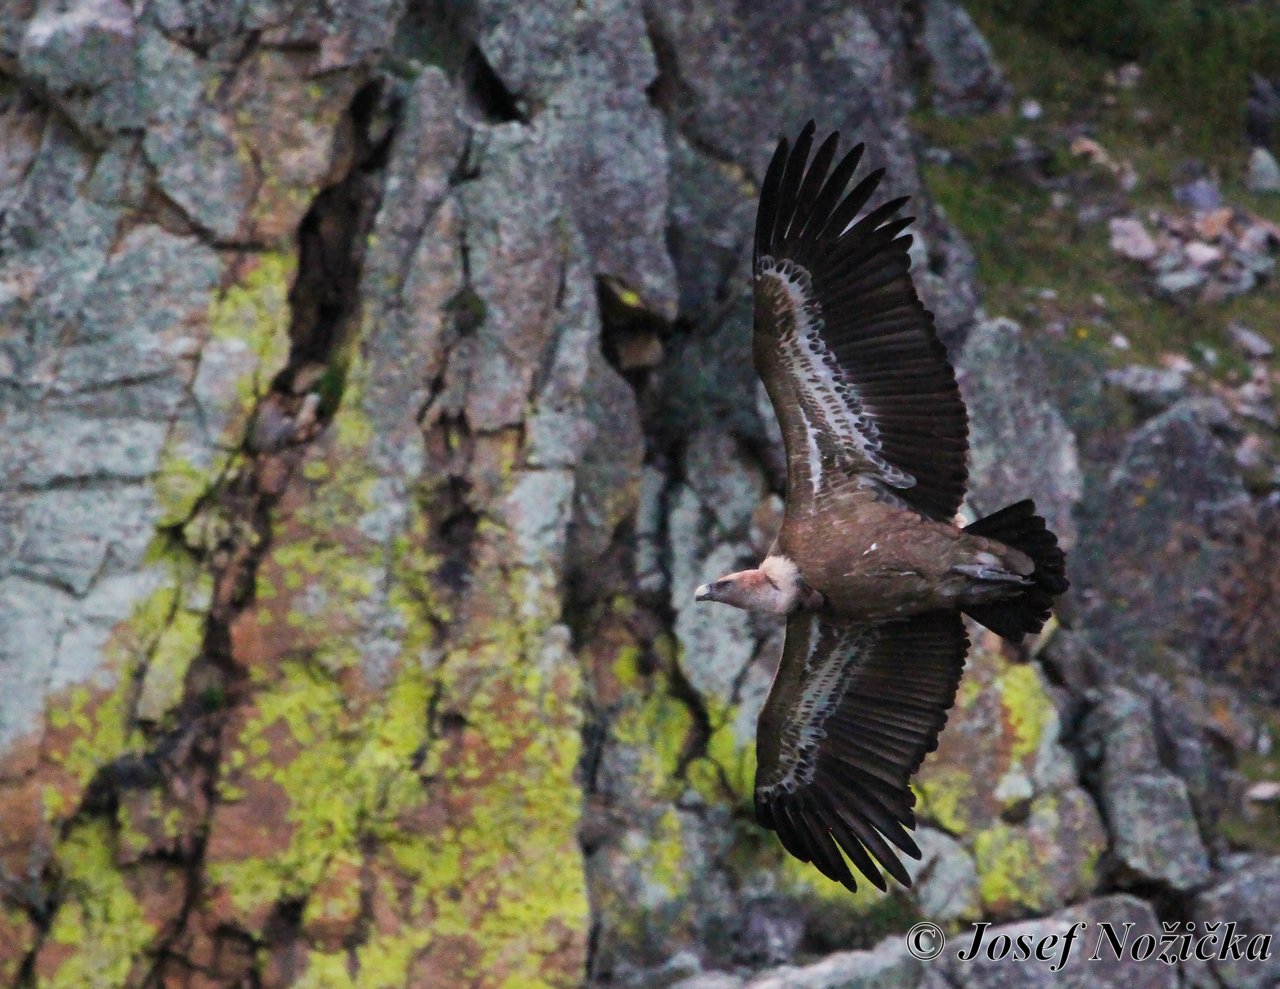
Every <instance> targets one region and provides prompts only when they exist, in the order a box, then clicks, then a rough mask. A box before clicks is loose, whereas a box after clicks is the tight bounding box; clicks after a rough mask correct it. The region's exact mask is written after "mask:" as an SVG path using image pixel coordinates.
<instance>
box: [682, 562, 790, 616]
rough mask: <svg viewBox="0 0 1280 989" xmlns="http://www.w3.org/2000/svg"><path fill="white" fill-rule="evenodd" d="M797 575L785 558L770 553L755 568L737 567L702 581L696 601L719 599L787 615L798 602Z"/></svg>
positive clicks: (728, 602) (745, 608) (751, 608)
mask: <svg viewBox="0 0 1280 989" xmlns="http://www.w3.org/2000/svg"><path fill="white" fill-rule="evenodd" d="M801 590H802V588H801V582H800V574H799V571H798V570H797V569H796V565H795V564H794V563H792V562H791V561H790V560H788V559H787V558H786V557H776V556H771V557H769V558H768V559H766V560H765V561H764V562H763V563H762V564H760V568H759V569H758V570H739V571H737V572H736V573H731V574H725V576H723V577H721V578H719V579H718V580H713V581H712V582H711V583H709V584H703V585H702V586H701V587H699V588H698V589H697V590H696V591H694V592H693V599H694V600H695V601H719V602H720V603H721V604H728V605H732V606H733V607H735V608H742V609H744V610H746V611H760V612H764V613H765V614H769V615H786V614H789V613H790V612H791V611H793V610H794V609H795V608H796V607H797V605H799V604H801V603H802V602H801V600H800V599H801V597H802V593H801Z"/></svg>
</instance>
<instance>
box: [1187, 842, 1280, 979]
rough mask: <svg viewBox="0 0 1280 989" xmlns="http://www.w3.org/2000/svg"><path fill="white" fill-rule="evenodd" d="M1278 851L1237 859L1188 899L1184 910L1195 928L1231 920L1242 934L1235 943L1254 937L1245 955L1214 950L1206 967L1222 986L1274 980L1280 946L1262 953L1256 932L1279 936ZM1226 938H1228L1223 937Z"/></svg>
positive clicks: (1245, 945)
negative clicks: (1189, 902) (1235, 864)
mask: <svg viewBox="0 0 1280 989" xmlns="http://www.w3.org/2000/svg"><path fill="white" fill-rule="evenodd" d="M1277 889H1280V857H1278V856H1271V857H1269V858H1266V857H1258V858H1254V859H1251V860H1249V861H1246V862H1243V863H1241V864H1240V866H1239V867H1238V868H1236V869H1234V870H1232V871H1231V872H1230V874H1229V875H1228V876H1227V877H1226V878H1225V879H1223V880H1221V881H1219V882H1217V883H1215V884H1214V885H1213V886H1210V887H1209V888H1208V889H1206V890H1204V891H1203V892H1201V893H1200V894H1199V895H1198V896H1197V897H1196V898H1195V900H1194V901H1193V903H1192V905H1191V910H1190V916H1191V917H1192V918H1193V919H1194V920H1195V921H1197V922H1198V924H1199V927H1200V929H1201V930H1203V929H1204V925H1205V924H1221V925H1222V927H1221V928H1219V929H1220V930H1225V927H1226V925H1227V924H1229V923H1231V922H1233V921H1234V922H1235V924H1236V934H1244V935H1247V937H1246V938H1245V939H1244V941H1243V944H1241V947H1243V948H1245V949H1248V947H1249V942H1251V941H1253V942H1255V943H1254V945H1253V947H1254V949H1255V950H1254V951H1253V952H1252V957H1251V958H1233V957H1230V956H1228V957H1225V958H1223V957H1219V956H1215V957H1214V958H1213V960H1211V961H1209V962H1208V963H1207V965H1206V967H1207V968H1208V969H1209V971H1211V972H1212V973H1213V976H1214V977H1215V978H1216V979H1217V980H1218V982H1219V984H1220V985H1222V986H1224V987H1225V989H1264V987H1270V986H1274V985H1275V984H1276V983H1277V982H1280V950H1278V949H1277V948H1276V947H1271V949H1270V951H1268V952H1266V953H1267V954H1269V955H1270V957H1269V958H1267V959H1263V958H1262V957H1261V955H1262V954H1263V952H1264V946H1263V945H1262V944H1261V942H1260V940H1259V938H1260V937H1261V936H1266V935H1271V940H1272V941H1275V940H1276V939H1277V938H1280V898H1277V896H1276V890H1277ZM1223 940H1226V941H1227V942H1228V944H1229V943H1230V939H1229V938H1225V937H1224V938H1223Z"/></svg>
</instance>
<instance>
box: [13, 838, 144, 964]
mask: <svg viewBox="0 0 1280 989" xmlns="http://www.w3.org/2000/svg"><path fill="white" fill-rule="evenodd" d="M115 858H116V856H115V837H114V834H113V831H112V828H111V825H110V823H109V822H108V821H106V820H103V819H91V820H87V821H84V822H80V823H77V824H76V825H75V826H74V827H73V828H72V829H71V830H70V832H69V833H68V834H67V836H66V838H65V839H64V840H63V841H62V842H61V843H60V844H59V846H58V864H59V868H60V870H61V873H62V880H63V888H64V890H65V896H64V899H63V901H62V904H61V906H60V908H59V909H58V912H57V913H56V914H55V915H54V918H53V924H52V926H51V927H50V929H49V934H48V939H47V940H46V942H45V944H44V945H43V946H42V947H41V950H40V956H39V957H38V958H37V962H36V967H37V971H38V972H39V973H40V984H41V986H42V987H44V989H116V987H119V986H123V985H125V984H126V980H127V978H128V976H129V974H130V972H131V971H132V969H133V968H134V966H135V965H136V964H137V963H138V962H139V961H141V960H142V959H143V956H144V954H145V952H146V950H147V948H148V946H149V945H150V944H151V942H152V939H153V938H154V937H155V933H156V932H155V929H154V927H153V926H152V925H151V924H150V923H149V922H148V921H147V919H146V917H145V916H144V914H143V911H142V908H141V907H140V906H139V904H138V902H137V900H136V899H134V897H133V894H132V893H130V892H129V889H128V886H127V884H126V883H125V880H124V877H123V876H122V875H121V874H120V871H119V869H118V868H117V866H116V861H115Z"/></svg>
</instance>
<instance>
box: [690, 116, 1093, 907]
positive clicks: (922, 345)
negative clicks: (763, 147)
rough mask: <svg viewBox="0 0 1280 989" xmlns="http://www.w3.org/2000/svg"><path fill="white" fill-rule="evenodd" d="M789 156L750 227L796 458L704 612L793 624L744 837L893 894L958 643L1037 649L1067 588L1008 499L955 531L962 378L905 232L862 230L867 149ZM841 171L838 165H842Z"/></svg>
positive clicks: (1055, 551) (881, 227) (1039, 529)
mask: <svg viewBox="0 0 1280 989" xmlns="http://www.w3.org/2000/svg"><path fill="white" fill-rule="evenodd" d="M813 138H814V124H813V122H812V121H810V122H809V124H808V125H807V126H806V127H805V128H804V130H803V131H801V133H800V136H799V138H798V139H797V140H796V142H795V145H794V147H791V146H789V145H788V142H787V140H786V139H785V138H784V139H783V140H782V141H781V142H780V143H779V144H778V149H777V151H776V152H775V153H774V156H773V160H772V161H771V162H770V164H769V168H768V171H767V172H766V174H765V178H764V183H763V186H762V188H761V192H760V206H759V211H758V213H757V216H756V231H755V250H754V260H753V283H754V285H753V288H754V323H755V327H754V331H753V333H752V356H753V362H754V364H755V368H756V371H757V373H758V374H759V375H760V377H761V379H763V381H764V385H765V390H766V391H767V392H768V394H769V398H770V400H771V402H772V404H773V409H774V412H775V414H776V415H777V417H778V422H779V424H780V426H781V429H782V437H783V444H784V447H785V451H786V462H787V483H786V510H785V512H784V516H783V522H782V526H781V529H780V531H779V533H778V536H777V539H776V540H775V541H774V543H773V545H772V547H771V548H770V550H769V552H768V555H767V556H766V557H765V559H764V560H763V561H762V562H761V563H760V566H759V567H758V568H757V569H754V570H743V571H739V572H737V573H731V574H728V575H727V576H724V577H720V578H719V579H718V580H714V581H712V582H711V583H709V584H703V585H702V586H701V587H699V588H698V589H697V591H696V592H695V598H696V599H697V600H698V601H719V602H722V603H724V604H729V605H733V606H734V607H738V608H745V609H748V610H750V611H757V612H765V613H768V614H774V615H783V616H786V620H787V621H786V641H785V645H784V646H783V650H782V659H781V661H780V663H779V665H778V672H777V674H776V675H775V677H774V680H773V685H772V687H771V688H770V691H769V696H768V698H767V699H766V701H765V704H764V707H763V708H762V710H761V712H760V718H759V723H758V726H757V733H756V756H757V769H756V781H755V811H756V819H757V820H758V821H759V822H760V824H761V825H763V826H764V827H766V828H770V829H772V830H774V831H776V832H777V834H778V837H779V839H781V841H782V844H783V846H784V847H785V848H786V849H787V851H788V852H790V853H791V854H792V855H794V856H796V857H797V858H798V859H800V860H802V861H805V862H812V863H813V864H814V865H815V866H817V868H818V869H819V870H820V871H821V872H822V873H823V874H824V875H825V876H827V877H828V878H830V879H833V880H836V881H837V882H840V883H843V884H844V885H845V886H847V887H848V888H849V889H850V890H853V889H856V888H857V883H856V880H855V878H854V874H853V871H852V870H851V869H850V868H849V865H850V863H851V864H852V865H853V866H854V867H855V868H856V869H857V870H858V872H860V873H862V875H864V876H866V877H867V879H869V880H870V881H871V882H872V883H874V884H875V885H876V886H877V887H879V888H880V889H881V890H883V889H885V888H886V883H885V879H884V876H883V875H882V874H881V872H880V867H882V868H883V869H884V870H885V871H886V872H888V873H889V875H891V876H893V877H894V878H895V879H897V880H898V881H899V882H900V883H902V884H903V885H905V886H910V885H911V880H910V876H909V875H908V873H907V870H906V868H905V867H904V866H903V864H902V861H901V859H900V857H899V853H902V854H905V855H908V856H910V857H912V858H916V859H918V858H919V857H920V849H919V848H918V847H917V845H916V843H915V842H914V841H913V840H912V838H911V835H910V834H909V833H908V832H909V829H913V828H914V827H915V815H914V812H913V807H914V804H915V795H914V794H913V793H912V791H911V787H910V780H911V777H912V775H913V774H914V773H915V771H916V770H917V769H918V768H919V766H920V763H921V761H922V760H923V759H924V756H925V754H926V753H928V752H931V751H933V750H934V749H935V748H937V745H938V735H939V733H940V732H941V731H942V728H943V725H944V724H945V723H946V719H947V711H948V709H949V708H950V707H951V705H952V703H953V701H954V700H955V694H956V687H957V685H958V684H959V682H960V676H961V673H962V671H963V669H964V663H965V654H966V653H967V651H968V647H969V640H968V636H967V635H966V633H965V626H964V622H963V619H962V617H961V616H962V614H963V615H969V616H970V617H971V618H973V619H974V620H975V621H977V622H978V623H980V624H981V625H984V626H985V627H987V628H989V629H990V630H991V631H993V632H995V633H997V634H998V635H1001V636H1003V637H1005V638H1007V639H1013V640H1018V639H1021V637H1022V636H1023V635H1025V634H1027V633H1034V632H1038V631H1039V630H1040V628H1041V627H1042V626H1043V625H1044V623H1045V621H1047V620H1048V617H1049V612H1050V609H1051V607H1052V604H1053V598H1054V596H1055V595H1058V594H1061V593H1062V592H1063V591H1065V590H1066V589H1067V586H1068V584H1067V578H1066V575H1065V556H1064V554H1063V552H1062V550H1061V549H1060V548H1059V547H1058V540H1057V537H1056V536H1055V535H1054V534H1053V533H1052V532H1051V531H1049V529H1048V528H1047V527H1046V525H1045V522H1044V519H1043V518H1041V517H1040V516H1038V515H1037V514H1036V509H1035V505H1034V503H1033V502H1031V501H1030V500H1026V501H1020V502H1018V503H1017V504H1014V505H1010V506H1008V507H1007V508H1004V509H1001V510H1000V511H998V512H996V513H995V514H993V515H989V516H987V517H986V518H983V519H980V520H979V521H977V522H974V523H972V524H971V525H968V526H965V527H963V528H961V527H959V526H958V525H956V524H955V522H954V519H955V517H956V511H957V509H958V508H959V507H960V502H961V500H962V499H963V498H964V494H965V485H966V481H967V478H968V468H967V466H966V462H965V458H966V454H967V452H968V423H967V416H966V413H965V407H964V402H963V401H962V399H961V397H960V391H959V389H958V388H957V387H956V377H955V372H954V371H953V370H952V367H951V365H950V363H949V362H948V360H947V353H946V350H945V348H944V347H943V345H942V343H941V341H940V340H939V339H938V335H937V332H936V331H935V329H934V325H933V314H932V313H930V312H929V311H928V310H926V309H925V308H924V306H923V304H922V303H921V302H920V298H919V296H918V295H917V294H916V291H915V287H914V286H913V284H912V281H911V275H910V271H909V268H910V261H909V258H908V255H907V248H908V247H909V246H910V244H911V236H910V235H909V234H905V233H903V231H904V230H905V229H906V228H907V226H908V225H909V224H910V223H911V221H912V220H913V219H914V218H913V217H898V216H897V214H898V212H899V210H901V208H902V207H903V205H904V204H905V203H906V202H907V198H906V197H903V198H901V199H893V200H891V201H889V202H886V203H884V204H883V205H880V206H877V207H875V208H874V209H871V210H869V211H867V212H866V213H865V214H863V210H864V207H866V206H867V204H868V202H869V201H870V199H871V197H872V196H873V194H874V193H875V190H876V188H877V187H878V186H879V184H880V180H881V179H882V178H883V176H884V169H879V170H876V171H874V172H871V173H870V174H869V175H867V176H866V177H865V178H863V179H861V181H859V182H858V183H857V184H856V185H854V186H853V187H852V188H851V189H850V188H848V186H849V183H850V180H851V179H852V178H853V177H854V173H855V171H856V170H857V168H858V164H859V162H860V161H861V158H862V154H863V145H861V144H859V145H857V146H856V147H855V148H853V149H852V150H851V151H849V152H848V153H847V154H846V155H844V156H843V157H842V158H840V160H839V161H838V162H837V161H836V148H837V143H838V138H839V135H838V134H832V135H831V136H830V137H828V138H827V139H826V140H825V141H823V142H822V144H821V146H820V147H819V148H818V150H817V151H816V153H814V154H813V157H812V160H810V157H809V155H810V151H811V150H812V148H813ZM833 166H834V167H833Z"/></svg>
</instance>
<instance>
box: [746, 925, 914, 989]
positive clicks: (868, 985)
mask: <svg viewBox="0 0 1280 989" xmlns="http://www.w3.org/2000/svg"><path fill="white" fill-rule="evenodd" d="M924 964H925V963H922V962H920V961H919V960H918V959H916V958H913V957H912V956H911V955H910V954H909V953H908V951H907V948H906V943H905V942H904V941H903V940H902V939H901V938H898V937H893V938H887V939H885V940H884V941H882V942H880V943H879V944H878V945H876V946H875V947H874V948H871V949H869V950H867V951H844V952H839V953H837V954H833V955H828V956H827V957H826V958H824V959H823V960H822V961H820V962H815V963H814V964H812V965H804V966H786V967H784V968H778V969H774V970H772V971H766V972H762V973H760V974H759V975H757V976H755V977H754V978H752V979H750V980H749V981H747V983H746V985H745V986H744V989H912V987H914V986H916V985H918V984H919V982H920V979H921V977H922V974H923V971H924Z"/></svg>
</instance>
